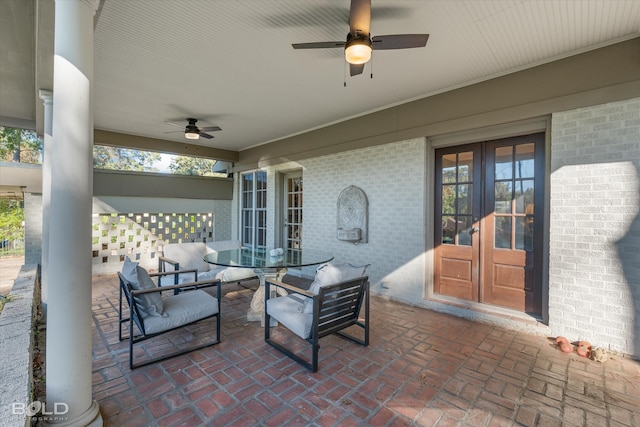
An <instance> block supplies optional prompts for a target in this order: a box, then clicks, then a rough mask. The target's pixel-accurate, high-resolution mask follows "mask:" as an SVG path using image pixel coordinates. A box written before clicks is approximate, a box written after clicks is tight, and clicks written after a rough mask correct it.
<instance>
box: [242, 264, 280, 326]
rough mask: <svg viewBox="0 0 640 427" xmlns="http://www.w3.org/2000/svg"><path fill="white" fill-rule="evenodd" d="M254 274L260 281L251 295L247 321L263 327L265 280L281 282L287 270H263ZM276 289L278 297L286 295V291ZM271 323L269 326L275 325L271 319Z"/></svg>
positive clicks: (257, 270)
mask: <svg viewBox="0 0 640 427" xmlns="http://www.w3.org/2000/svg"><path fill="white" fill-rule="evenodd" d="M255 272H256V275H257V276H258V278H259V279H260V286H258V289H257V290H256V292H255V293H254V294H253V298H252V299H251V306H250V308H249V310H248V311H247V321H249V322H258V321H260V323H261V325H262V326H264V292H265V291H264V289H265V286H264V282H265V279H275V280H281V279H282V278H283V277H284V275H285V274H286V273H287V269H286V268H279V269H264V270H259V269H256V270H255ZM276 289H277V294H278V295H282V296H284V295H287V291H285V290H284V289H282V288H276ZM271 296H275V295H271ZM271 322H272V325H271V326H275V325H277V323H276V322H275V320H273V319H271Z"/></svg>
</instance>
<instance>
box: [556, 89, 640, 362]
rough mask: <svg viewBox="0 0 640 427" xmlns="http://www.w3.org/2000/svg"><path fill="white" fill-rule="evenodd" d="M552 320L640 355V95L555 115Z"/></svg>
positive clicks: (570, 333)
mask: <svg viewBox="0 0 640 427" xmlns="http://www.w3.org/2000/svg"><path fill="white" fill-rule="evenodd" d="M551 170H552V172H551V184H550V188H551V194H550V229H549V235H550V239H549V258H550V259H549V326H550V328H551V330H552V331H553V332H554V333H555V334H557V335H564V336H567V337H568V338H569V339H570V340H574V339H585V340H588V341H590V342H591V343H592V344H594V345H598V346H603V347H608V348H611V349H612V350H615V351H621V352H624V353H627V354H632V355H635V356H640V215H639V212H640V98H636V99H631V100H626V101H620V102H615V103H610V104H604V105H598V106H593V107H588V108H581V109H577V110H572V111H565V112H559V113H554V114H553V117H552V142H551Z"/></svg>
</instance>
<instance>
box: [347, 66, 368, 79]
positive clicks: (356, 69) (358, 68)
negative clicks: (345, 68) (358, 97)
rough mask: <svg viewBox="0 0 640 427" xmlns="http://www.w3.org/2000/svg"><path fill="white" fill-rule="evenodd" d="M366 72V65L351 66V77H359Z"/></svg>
mask: <svg viewBox="0 0 640 427" xmlns="http://www.w3.org/2000/svg"><path fill="white" fill-rule="evenodd" d="M363 71H364V64H349V75H351V76H352V77H353V76H357V75H358V74H362V72H363Z"/></svg>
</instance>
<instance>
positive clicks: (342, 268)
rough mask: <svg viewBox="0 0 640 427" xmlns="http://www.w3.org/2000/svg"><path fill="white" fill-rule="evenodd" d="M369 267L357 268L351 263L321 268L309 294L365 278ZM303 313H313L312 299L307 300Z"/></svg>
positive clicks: (317, 271)
mask: <svg viewBox="0 0 640 427" xmlns="http://www.w3.org/2000/svg"><path fill="white" fill-rule="evenodd" d="M367 267H368V264H365V265H360V266H356V265H351V264H349V263H343V264H331V263H329V264H325V265H323V266H320V267H318V269H317V270H316V277H315V278H314V279H313V282H312V283H311V286H309V292H311V293H313V294H318V293H319V292H320V288H321V287H322V286H327V285H333V284H336V283H340V282H344V281H347V280H353V279H357V278H359V277H363V276H364V275H365V274H366V272H367ZM302 312H303V313H313V301H312V300H311V299H310V298H307V300H306V301H305V303H304V305H303V307H302Z"/></svg>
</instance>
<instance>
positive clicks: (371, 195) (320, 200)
mask: <svg viewBox="0 0 640 427" xmlns="http://www.w3.org/2000/svg"><path fill="white" fill-rule="evenodd" d="M301 164H302V166H303V167H304V175H303V178H304V204H303V217H304V230H303V245H304V247H312V248H316V249H326V250H329V251H331V252H332V253H333V254H334V255H335V258H336V260H337V261H349V262H352V263H356V264H359V263H369V264H371V265H370V266H369V268H368V270H367V272H368V274H369V277H370V280H371V286H372V290H373V291H374V292H376V293H381V294H392V295H393V296H394V297H397V298H399V299H403V300H407V301H415V302H416V303H417V302H419V301H421V300H422V298H423V289H424V256H423V253H424V241H425V220H424V218H425V217H424V208H425V202H424V195H425V173H426V172H425V141H424V139H422V138H420V139H412V140H407V141H401V142H397V143H392V144H386V145H382V146H377V147H369V148H365V149H361V150H354V151H349V152H345V153H340V154H333V155H327V156H321V157H315V158H312V159H308V160H304V161H302V162H301ZM350 185H354V186H356V187H359V188H360V189H361V190H362V191H364V193H365V194H366V196H367V199H368V202H369V222H368V228H369V230H368V243H363V244H353V243H348V242H345V241H341V240H338V239H337V237H336V230H337V201H338V196H339V195H340V193H341V192H342V190H344V189H345V188H346V187H348V186H350Z"/></svg>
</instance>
